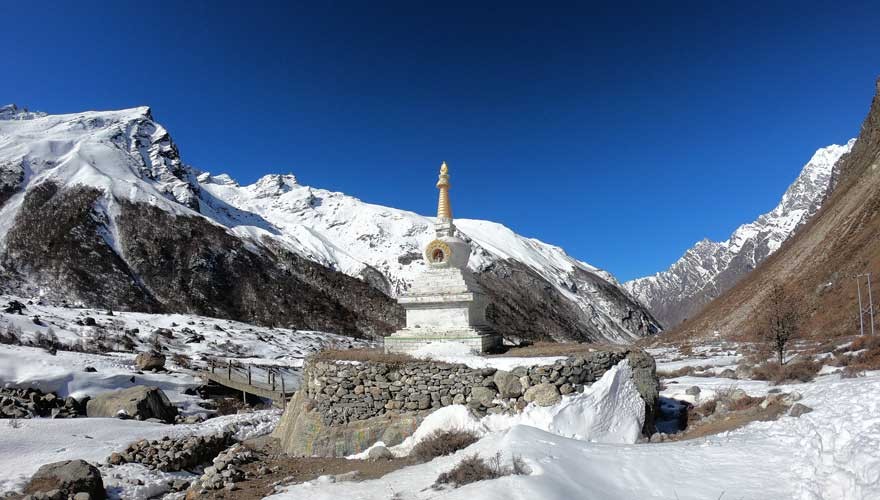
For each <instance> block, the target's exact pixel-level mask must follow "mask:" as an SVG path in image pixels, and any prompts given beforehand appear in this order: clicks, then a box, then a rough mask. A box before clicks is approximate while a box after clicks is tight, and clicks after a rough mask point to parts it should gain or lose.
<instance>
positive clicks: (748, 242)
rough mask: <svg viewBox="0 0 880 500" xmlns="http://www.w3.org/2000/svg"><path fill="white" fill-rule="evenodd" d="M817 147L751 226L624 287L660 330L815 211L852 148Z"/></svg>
mask: <svg viewBox="0 0 880 500" xmlns="http://www.w3.org/2000/svg"><path fill="white" fill-rule="evenodd" d="M854 143H855V139H851V140H850V141H849V142H848V143H846V144H845V145H842V146H840V145H837V144H832V145H831V146H828V147H825V148H822V149H819V150H818V151H816V153H815V154H814V155H813V157H812V158H811V159H810V161H809V162H807V164H806V165H804V167H803V169H802V170H801V173H800V175H798V177H797V179H795V181H794V182H793V183H792V184H791V186H789V187H788V189H787V190H786V191H785V194H783V195H782V200H781V201H780V202H779V204H778V205H777V206H776V207H775V208H774V209H773V210H772V211H770V212H768V213H765V214H763V215H761V216H760V217H758V219H757V220H755V221H754V222H751V223H748V224H743V225H742V226H740V227H739V228H737V229H736V231H734V232H733V234H732V235H730V238H729V239H727V240H726V241H722V242H715V241H710V240H708V239H703V240H701V241H698V242H697V243H696V244H695V245H694V246H693V247H692V248H690V249H688V250H687V251H686V252H685V254H684V255H683V256H682V257H681V258H680V259H679V260H677V261H676V262H675V263H674V264H672V265H671V266H670V267H669V269H667V270H666V271H663V272H660V273H657V274H655V275H653V276H647V277H644V278H638V279H635V280H631V281H628V282H626V283H624V285H623V286H624V287H625V288H626V289H627V290H628V291H629V292H630V293H631V294H632V295H633V296H634V297H636V298H637V299H638V300H640V301H641V302H642V303H643V304H645V305H646V306H647V307H648V308H649V309H650V310H651V312H652V313H653V314H654V315H655V316H656V317H657V318H658V319H659V320H660V321H661V323H662V324H663V326H664V327H667V328H670V327H673V326H675V325H677V324H679V323H681V322H682V321H684V320H685V319H687V318H688V317H690V316H692V315H694V314H696V313H697V312H698V311H699V310H700V308H701V307H702V306H704V305H705V304H707V303H708V302H709V301H711V300H712V299H714V298H715V297H717V296H719V295H721V294H722V293H724V292H725V291H726V290H728V289H729V288H731V287H732V286H733V285H734V284H736V282H737V281H739V279H740V278H742V277H743V276H745V275H746V274H747V273H748V272H749V271H751V270H752V269H754V268H755V267H756V266H757V265H758V264H760V263H761V262H762V261H763V260H764V259H766V258H767V257H768V256H769V255H771V254H772V253H773V252H775V251H776V250H778V249H779V247H780V246H782V244H783V243H784V242H785V241H786V240H787V239H788V238H789V237H791V236H792V235H793V234H794V233H795V231H797V229H798V228H800V227H801V226H802V225H804V224H805V223H806V222H807V221H809V220H810V218H811V217H812V216H813V215H814V214H815V213H816V212H817V211H818V210H819V208H820V207H821V205H822V202H823V200H824V199H825V197H826V195H827V194H828V192H829V189H830V186H831V182H832V171H833V167H834V164H835V163H837V161H838V160H839V159H840V157H841V156H842V155H844V154H845V153H848V152H849V151H850V149H852V147H853V144H854Z"/></svg>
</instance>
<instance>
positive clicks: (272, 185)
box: [249, 174, 297, 196]
mask: <svg viewBox="0 0 880 500" xmlns="http://www.w3.org/2000/svg"><path fill="white" fill-rule="evenodd" d="M296 185H297V180H296V176H295V175H293V174H270V175H264V176H263V177H260V179H259V180H258V181H257V182H255V183H254V184H253V185H252V186H249V187H251V188H252V189H253V190H254V191H256V192H257V193H258V194H260V195H262V196H277V195H280V194H284V193H286V192H288V191H290V188H292V187H293V186H296Z"/></svg>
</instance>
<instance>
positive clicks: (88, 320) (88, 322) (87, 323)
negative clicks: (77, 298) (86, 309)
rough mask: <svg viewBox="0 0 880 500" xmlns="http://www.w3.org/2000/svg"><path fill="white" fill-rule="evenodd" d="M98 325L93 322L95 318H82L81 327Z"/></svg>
mask: <svg viewBox="0 0 880 500" xmlns="http://www.w3.org/2000/svg"><path fill="white" fill-rule="evenodd" d="M97 324H98V323H97V322H95V318H93V317H91V316H86V317H85V318H83V325H85V326H96V325H97Z"/></svg>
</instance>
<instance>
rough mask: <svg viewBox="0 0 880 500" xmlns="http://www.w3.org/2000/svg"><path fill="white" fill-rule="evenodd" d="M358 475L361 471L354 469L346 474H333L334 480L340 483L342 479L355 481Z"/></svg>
mask: <svg viewBox="0 0 880 500" xmlns="http://www.w3.org/2000/svg"><path fill="white" fill-rule="evenodd" d="M358 476H360V473H359V472H358V471H356V470H353V471H350V472H346V473H344V474H336V475H335V476H333V479H334V482H337V483H339V482H342V481H355V480H356V479H357V478H358Z"/></svg>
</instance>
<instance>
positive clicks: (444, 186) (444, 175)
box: [437, 161, 452, 220]
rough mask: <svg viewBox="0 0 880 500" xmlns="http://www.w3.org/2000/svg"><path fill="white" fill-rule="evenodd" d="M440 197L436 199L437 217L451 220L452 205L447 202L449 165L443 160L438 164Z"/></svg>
mask: <svg viewBox="0 0 880 500" xmlns="http://www.w3.org/2000/svg"><path fill="white" fill-rule="evenodd" d="M437 189H439V190H440V198H439V200H438V201H437V218H438V219H449V220H452V205H451V204H450V203H449V167H448V166H446V162H445V161H444V162H443V164H442V165H440V178H439V179H438V180H437Z"/></svg>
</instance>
